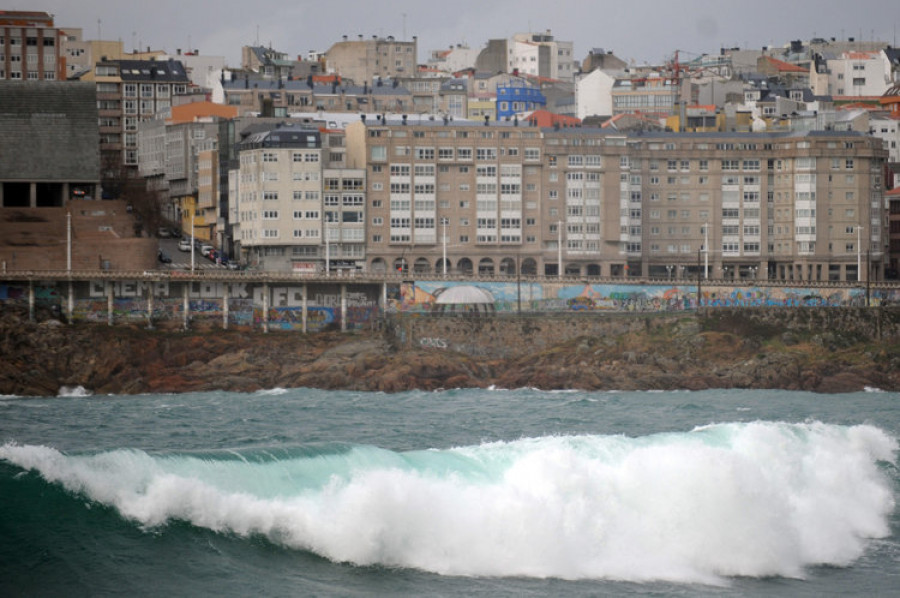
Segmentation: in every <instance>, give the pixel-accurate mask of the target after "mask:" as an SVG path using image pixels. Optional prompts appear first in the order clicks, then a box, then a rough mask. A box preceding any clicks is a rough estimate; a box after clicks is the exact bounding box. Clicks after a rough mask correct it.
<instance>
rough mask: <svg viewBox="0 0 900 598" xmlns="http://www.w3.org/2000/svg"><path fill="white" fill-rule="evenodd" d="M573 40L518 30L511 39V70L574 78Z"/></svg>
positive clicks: (509, 69)
mask: <svg viewBox="0 0 900 598" xmlns="http://www.w3.org/2000/svg"><path fill="white" fill-rule="evenodd" d="M573 48H574V44H573V43H572V42H563V41H557V40H555V39H554V38H553V35H551V34H550V30H549V29H548V30H547V31H546V32H545V33H516V34H515V35H513V36H512V38H511V39H510V40H509V43H508V52H509V56H508V62H507V71H506V72H508V73H514V72H516V71H517V70H518V72H519V73H522V74H526V75H533V76H535V77H548V78H550V79H560V80H562V81H572V80H573V79H574V77H575V60H574V55H573Z"/></svg>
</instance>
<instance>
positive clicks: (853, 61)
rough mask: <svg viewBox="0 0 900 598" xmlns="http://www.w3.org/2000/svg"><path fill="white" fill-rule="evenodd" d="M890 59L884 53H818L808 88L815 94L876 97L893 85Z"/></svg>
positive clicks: (877, 51) (874, 51) (811, 69)
mask: <svg viewBox="0 0 900 598" xmlns="http://www.w3.org/2000/svg"><path fill="white" fill-rule="evenodd" d="M893 82H894V81H893V73H892V69H891V60H890V58H889V56H888V55H887V54H886V53H885V52H884V51H881V50H873V51H861V50H855V51H848V52H840V53H831V52H822V53H819V54H816V55H815V56H814V58H813V61H812V63H811V65H810V78H809V85H810V87H811V88H812V90H813V93H815V94H816V95H831V96H837V97H876V96H880V95H881V94H883V93H884V92H885V90H887V89H888V88H889V87H890V86H891V85H892V84H893Z"/></svg>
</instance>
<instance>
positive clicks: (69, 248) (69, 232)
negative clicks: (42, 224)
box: [66, 211, 72, 274]
mask: <svg viewBox="0 0 900 598" xmlns="http://www.w3.org/2000/svg"><path fill="white" fill-rule="evenodd" d="M66 271H67V272H69V273H70V274H71V272H72V212H71V211H67V212H66Z"/></svg>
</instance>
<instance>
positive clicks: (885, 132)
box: [869, 116, 900, 163]
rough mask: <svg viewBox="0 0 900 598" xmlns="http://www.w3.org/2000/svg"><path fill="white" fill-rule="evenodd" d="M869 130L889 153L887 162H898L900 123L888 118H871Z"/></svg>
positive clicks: (899, 158) (899, 155) (899, 154)
mask: <svg viewBox="0 0 900 598" xmlns="http://www.w3.org/2000/svg"><path fill="white" fill-rule="evenodd" d="M869 129H870V131H871V133H872V136H873V137H878V138H879V139H881V140H882V141H884V148H885V149H886V150H888V153H889V157H888V162H893V163H898V162H900V121H898V120H897V119H896V118H891V117H890V116H884V117H878V118H875V117H873V118H872V119H871V120H870V121H869Z"/></svg>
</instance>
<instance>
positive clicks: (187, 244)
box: [178, 239, 191, 251]
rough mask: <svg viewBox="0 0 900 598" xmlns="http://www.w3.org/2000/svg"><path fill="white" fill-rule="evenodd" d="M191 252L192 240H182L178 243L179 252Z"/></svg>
mask: <svg viewBox="0 0 900 598" xmlns="http://www.w3.org/2000/svg"><path fill="white" fill-rule="evenodd" d="M190 250H191V240H190V239H182V240H180V241H178V251H190Z"/></svg>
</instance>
